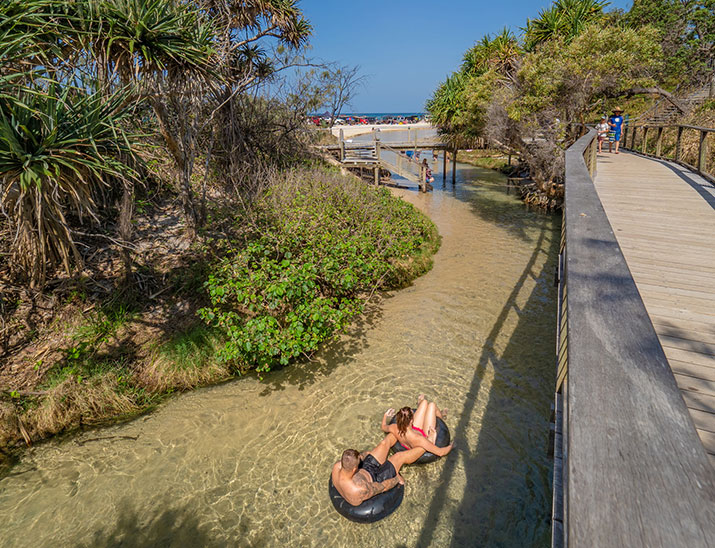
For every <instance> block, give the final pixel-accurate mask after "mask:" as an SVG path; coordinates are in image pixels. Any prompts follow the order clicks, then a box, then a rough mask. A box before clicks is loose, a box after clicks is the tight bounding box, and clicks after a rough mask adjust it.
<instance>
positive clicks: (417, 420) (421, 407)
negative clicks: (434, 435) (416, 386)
mask: <svg viewBox="0 0 715 548" xmlns="http://www.w3.org/2000/svg"><path fill="white" fill-rule="evenodd" d="M417 401H418V404H417V410H416V411H415V414H414V415H412V424H413V425H414V426H416V427H417V428H422V423H423V422H424V421H425V415H426V414H427V407H428V406H429V402H428V401H427V399H426V398H425V397H424V396H420V397H419V398H417ZM425 432H427V431H426V430H425Z"/></svg>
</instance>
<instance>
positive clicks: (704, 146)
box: [698, 130, 708, 173]
mask: <svg viewBox="0 0 715 548" xmlns="http://www.w3.org/2000/svg"><path fill="white" fill-rule="evenodd" d="M707 162H708V132H707V131H705V130H702V131H700V148H699V154H698V171H699V172H700V173H705V170H706V168H707Z"/></svg>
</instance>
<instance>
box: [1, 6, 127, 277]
mask: <svg viewBox="0 0 715 548" xmlns="http://www.w3.org/2000/svg"><path fill="white" fill-rule="evenodd" d="M75 21H76V20H75V19H74V18H73V15H72V9H71V6H69V5H68V4H59V3H57V2H51V1H48V0H30V1H29V2H25V1H23V2H18V1H15V0H10V1H8V2H3V4H2V6H1V7H0V58H1V59H2V60H3V64H2V67H1V68H0V206H1V210H2V214H3V216H4V218H5V221H6V223H5V224H6V227H7V228H8V229H9V230H8V231H7V232H6V236H7V240H6V244H7V245H8V246H9V253H8V257H9V261H8V262H9V266H10V270H11V272H12V273H13V274H15V275H17V276H18V277H20V278H24V279H25V280H27V281H28V282H29V283H30V285H32V286H34V287H41V286H42V285H43V284H44V282H45V280H46V277H47V274H48V270H51V269H54V268H55V267H57V266H61V267H63V269H64V270H65V272H66V273H67V274H70V273H71V271H72V270H73V268H74V267H77V266H79V265H81V264H82V258H81V255H80V253H79V251H78V249H77V246H76V243H75V236H76V235H75V233H74V230H73V228H72V223H71V222H70V218H73V217H75V218H78V219H80V220H81V219H86V218H93V219H96V218H97V209H98V204H97V201H96V197H97V195H98V193H97V191H98V187H100V186H102V185H106V184H107V182H108V180H109V179H110V178H113V177H116V178H126V177H127V176H130V175H131V174H130V170H129V169H128V167H127V166H126V164H124V163H123V162H122V161H121V160H120V159H119V158H120V157H124V158H128V157H129V156H131V150H130V147H129V141H128V139H127V136H126V135H125V134H124V131H123V129H122V126H123V122H124V120H125V119H126V116H127V114H128V110H127V109H126V108H125V107H126V105H125V101H126V93H124V92H121V91H118V92H114V93H112V94H110V95H109V96H106V97H102V96H100V95H99V94H97V93H95V92H94V91H93V87H94V83H95V82H93V81H91V80H85V79H84V78H83V77H82V75H83V73H82V71H81V70H80V69H79V67H78V66H77V65H72V64H71V62H72V60H73V59H76V58H77V57H80V56H79V55H77V52H76V51H74V50H72V48H73V47H75V45H76V43H77V42H76V40H77V34H76V33H75V31H74V27H73V23H74V22H75Z"/></svg>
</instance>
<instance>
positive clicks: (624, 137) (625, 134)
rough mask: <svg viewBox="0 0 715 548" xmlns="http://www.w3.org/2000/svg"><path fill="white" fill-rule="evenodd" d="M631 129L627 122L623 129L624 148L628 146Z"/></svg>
mask: <svg viewBox="0 0 715 548" xmlns="http://www.w3.org/2000/svg"><path fill="white" fill-rule="evenodd" d="M629 129H630V126H629V125H628V123H627V122H626V123H625V124H623V131H622V135H621V139H622V140H623V148H628V130H629Z"/></svg>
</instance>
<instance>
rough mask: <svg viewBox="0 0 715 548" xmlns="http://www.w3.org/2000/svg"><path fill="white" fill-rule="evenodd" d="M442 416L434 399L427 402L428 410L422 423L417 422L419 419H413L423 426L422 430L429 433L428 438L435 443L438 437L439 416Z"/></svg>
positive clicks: (418, 425)
mask: <svg viewBox="0 0 715 548" xmlns="http://www.w3.org/2000/svg"><path fill="white" fill-rule="evenodd" d="M438 416H439V417H441V416H442V415H441V413H440V412H439V409H437V406H436V405H435V403H434V402H433V401H431V402H429V403H428V404H427V410H426V412H425V414H424V418H423V420H422V424H417V421H413V422H414V425H415V426H417V427H418V428H421V429H422V431H423V432H424V433H425V434H427V439H428V440H429V441H431V442H432V443H434V440H435V439H436V438H437V417H438Z"/></svg>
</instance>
